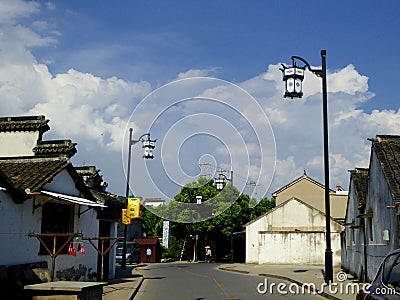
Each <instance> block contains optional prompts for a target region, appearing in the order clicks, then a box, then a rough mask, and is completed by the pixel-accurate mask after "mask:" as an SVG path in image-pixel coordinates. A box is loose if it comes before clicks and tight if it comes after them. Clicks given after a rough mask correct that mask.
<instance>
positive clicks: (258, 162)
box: [0, 0, 400, 199]
mask: <svg viewBox="0 0 400 300" xmlns="http://www.w3.org/2000/svg"><path fill="white" fill-rule="evenodd" d="M300 5H301V6H300ZM399 11H400V2H399V1H396V0H393V1H384V2H382V1H365V0H363V1H360V0H354V1H340V0H339V1H324V2H322V1H316V0H310V1H304V2H302V3H294V2H292V1H277V0H276V1H275V0H270V1H251V2H248V1H247V2H245V1H225V0H221V1H206V2H204V1H128V0H126V1H122V0H121V1H108V0H104V1H95V0H85V1H54V2H51V1H32V2H31V1H22V0H0V114H1V116H19V115H45V116H46V117H47V118H48V119H49V120H50V123H49V125H50V128H51V130H50V131H49V132H47V133H46V134H45V135H44V139H46V140H49V139H71V140H72V141H73V142H76V143H78V146H77V149H78V153H77V154H76V155H75V156H74V157H73V163H74V165H76V166H78V165H95V166H96V167H97V168H98V169H100V170H101V173H102V175H103V177H104V179H105V180H106V181H107V182H108V183H109V191H111V192H114V193H118V194H121V195H124V194H125V186H126V184H125V181H126V175H125V174H126V172H125V170H126V165H127V163H126V160H127V159H126V156H127V148H128V147H127V138H128V128H129V127H132V128H133V129H134V131H133V139H135V140H136V139H139V137H140V136H141V135H142V134H144V133H148V132H150V133H151V138H152V139H157V142H156V145H157V147H156V149H155V151H154V156H155V158H154V159H153V160H144V159H143V158H142V155H143V149H142V148H141V143H140V142H139V143H136V144H135V145H134V146H132V172H131V175H132V176H131V179H132V180H131V182H130V183H131V185H132V188H133V191H134V193H135V194H136V195H141V196H144V197H162V198H165V199H169V198H172V197H173V196H174V195H175V194H176V193H177V192H179V189H180V187H181V186H182V185H183V184H186V183H188V182H190V181H192V180H195V179H196V178H197V177H198V176H199V175H200V174H205V175H206V176H209V177H215V176H216V175H217V171H216V170H217V169H219V168H223V169H225V170H231V169H232V170H233V172H234V184H235V185H237V186H238V188H239V189H240V190H242V191H244V192H246V193H249V192H250V185H249V183H250V182H254V183H255V186H254V185H251V187H252V189H251V190H252V191H253V196H255V197H257V198H260V197H263V196H264V195H267V196H268V195H270V194H271V192H273V191H275V190H276V189H278V188H280V187H281V186H283V185H285V184H287V183H289V182H290V181H292V180H294V179H295V178H297V177H299V176H301V175H302V174H303V170H304V169H306V171H307V174H308V175H309V176H311V177H312V178H314V179H316V180H318V181H320V182H322V183H323V182H324V178H323V152H322V145H323V135H322V101H321V79H319V78H317V77H315V76H314V75H313V74H312V73H309V72H306V76H305V81H304V97H303V98H302V99H301V100H285V99H284V98H283V89H284V85H283V82H282V74H281V72H280V71H279V68H280V64H281V63H284V64H287V65H288V64H290V63H291V59H290V57H291V56H292V55H298V56H301V57H303V58H305V59H306V60H307V61H308V62H309V63H310V64H311V65H312V66H314V67H317V68H318V67H320V66H321V57H320V51H321V50H322V49H326V50H327V66H328V90H329V95H328V102H329V104H328V106H329V151H330V171H331V182H330V184H331V188H335V185H336V184H337V183H341V184H342V185H343V186H344V188H347V187H348V181H349V173H348V170H350V169H353V168H355V167H368V163H369V154H370V142H369V141H368V140H367V138H371V137H375V136H376V135H378V134H399V133H400V115H399V105H398V101H399V99H398V98H399V94H398V93H397V92H396V87H397V86H398V78H397V75H396V72H395V71H396V70H398V69H400V68H399V64H400V60H399V58H398V57H397V56H398V53H400V43H399V40H400V29H399V28H400V24H399V23H400V18H399V14H400V13H399ZM200 165H202V167H200ZM225 174H226V176H228V175H229V173H225Z"/></svg>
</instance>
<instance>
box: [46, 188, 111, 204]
mask: <svg viewBox="0 0 400 300" xmlns="http://www.w3.org/2000/svg"><path fill="white" fill-rule="evenodd" d="M40 193H41V194H43V195H47V196H51V197H53V198H56V199H58V200H62V201H67V202H71V203H74V204H79V205H87V206H92V207H107V206H105V205H104V204H103V203H97V202H94V201H91V200H88V199H85V198H81V197H76V196H71V195H67V194H60V193H56V192H50V191H40Z"/></svg>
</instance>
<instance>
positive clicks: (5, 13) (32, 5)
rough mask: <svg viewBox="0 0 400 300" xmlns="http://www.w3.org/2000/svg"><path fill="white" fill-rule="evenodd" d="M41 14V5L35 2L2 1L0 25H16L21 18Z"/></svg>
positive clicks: (19, 0)
mask: <svg viewBox="0 0 400 300" xmlns="http://www.w3.org/2000/svg"><path fill="white" fill-rule="evenodd" d="M37 12H39V4H38V3H37V2H34V1H30V2H26V1H23V0H2V1H0V23H3V24H4V23H14V22H16V20H18V19H19V18H21V17H26V16H29V15H31V14H34V13H37Z"/></svg>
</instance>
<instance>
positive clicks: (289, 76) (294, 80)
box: [281, 50, 333, 283]
mask: <svg viewBox="0 0 400 300" xmlns="http://www.w3.org/2000/svg"><path fill="white" fill-rule="evenodd" d="M295 60H300V61H301V62H303V63H304V64H305V66H304V67H298V66H296V61H295ZM321 60H322V68H321V69H313V68H311V66H310V64H309V63H308V62H307V61H306V60H305V59H304V58H301V57H299V56H292V63H293V64H292V66H290V67H287V66H284V65H282V67H283V69H281V71H282V73H283V80H284V81H285V82H286V91H285V95H284V97H285V98H287V97H290V98H292V99H293V98H301V97H302V96H303V91H302V82H303V79H304V70H305V69H306V67H307V69H308V70H309V71H310V72H312V73H314V74H315V75H316V76H317V77H321V78H322V111H323V123H324V124H323V126H324V128H323V135H324V171H325V214H326V250H325V282H326V283H330V282H332V280H333V260H332V248H331V223H330V221H331V220H330V219H331V206H330V198H329V149H328V141H329V140H328V89H327V83H326V81H327V80H326V50H321Z"/></svg>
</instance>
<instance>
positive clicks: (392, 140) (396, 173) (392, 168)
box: [369, 135, 400, 205]
mask: <svg viewBox="0 0 400 300" xmlns="http://www.w3.org/2000/svg"><path fill="white" fill-rule="evenodd" d="M369 140H370V141H372V149H373V150H374V151H375V153H376V155H377V157H378V160H379V162H380V164H381V167H382V170H383V173H384V175H385V178H386V181H387V183H388V185H389V189H390V191H391V192H392V195H393V200H394V201H395V203H396V204H397V205H400V136H397V135H377V136H376V138H374V139H369Z"/></svg>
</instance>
